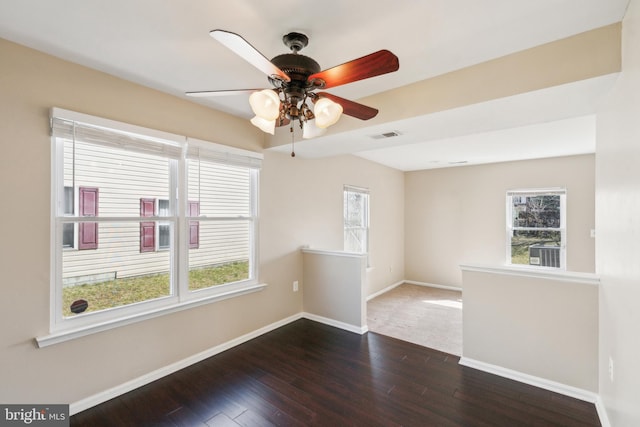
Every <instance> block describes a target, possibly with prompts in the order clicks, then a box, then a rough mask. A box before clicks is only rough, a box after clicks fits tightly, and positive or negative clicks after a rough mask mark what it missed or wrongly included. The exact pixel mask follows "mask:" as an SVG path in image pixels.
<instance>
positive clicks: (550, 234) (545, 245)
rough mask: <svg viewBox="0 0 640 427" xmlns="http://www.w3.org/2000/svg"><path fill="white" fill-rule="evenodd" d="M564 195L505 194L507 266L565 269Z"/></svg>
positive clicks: (553, 192)
mask: <svg viewBox="0 0 640 427" xmlns="http://www.w3.org/2000/svg"><path fill="white" fill-rule="evenodd" d="M565 206H566V191H565V190H564V189H541V190H514V191H509V192H507V263H508V264H524V265H531V266H539V267H554V268H561V269H564V268H565V263H566V262H565V260H566V254H565V240H566V239H565V234H566V225H565V224H566V220H565V211H566V208H565Z"/></svg>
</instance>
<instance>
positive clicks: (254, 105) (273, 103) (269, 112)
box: [249, 89, 280, 120]
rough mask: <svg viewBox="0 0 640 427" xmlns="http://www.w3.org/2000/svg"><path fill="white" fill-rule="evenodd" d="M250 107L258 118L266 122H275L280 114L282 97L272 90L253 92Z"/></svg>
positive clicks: (250, 97)
mask: <svg viewBox="0 0 640 427" xmlns="http://www.w3.org/2000/svg"><path fill="white" fill-rule="evenodd" d="M249 105H251V109H252V110H253V112H254V113H255V114H256V116H258V117H260V118H262V119H265V120H275V119H277V118H278V115H279V114H280V97H279V96H278V94H277V93H275V92H274V91H272V90H271V89H264V90H261V91H259V92H253V93H252V94H251V96H249Z"/></svg>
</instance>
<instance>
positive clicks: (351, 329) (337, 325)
mask: <svg viewBox="0 0 640 427" xmlns="http://www.w3.org/2000/svg"><path fill="white" fill-rule="evenodd" d="M302 317H304V318H305V319H309V320H313V321H315V322H319V323H324V324H325V325H329V326H333V327H335V328H338V329H344V330H345V331H349V332H355V333H356V334H360V335H362V334H364V333H366V332H367V331H369V328H368V327H367V326H366V325H365V326H356V325H351V324H349V323H344V322H339V321H337V320H333V319H329V318H327V317H322V316H318V315H316V314H311V313H306V312H305V313H302Z"/></svg>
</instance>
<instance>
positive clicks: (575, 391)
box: [459, 357, 599, 404]
mask: <svg viewBox="0 0 640 427" xmlns="http://www.w3.org/2000/svg"><path fill="white" fill-rule="evenodd" d="M459 363H460V365H462V366H467V367H469V368H473V369H478V370H480V371H484V372H488V373H490V374H494V375H498V376H501V377H504V378H509V379H511V380H514V381H518V382H521V383H524V384H529V385H532V386H534V387H539V388H543V389H545V390H549V391H553V392H555V393H559V394H563V395H565V396H569V397H573V398H574V399H579V400H583V401H585V402H589V403H593V404H596V402H597V401H598V399H599V396H598V394H596V393H594V392H592V391H588V390H583V389H581V388H577V387H573V386H570V385H566V384H562V383H559V382H555V381H550V380H547V379H544V378H540V377H536V376H533V375H529V374H525V373H523V372H519V371H514V370H512V369H507V368H503V367H502V366H497V365H492V364H490V363H485V362H480V361H478V360H474V359H469V358H468V357H461V358H460V362H459Z"/></svg>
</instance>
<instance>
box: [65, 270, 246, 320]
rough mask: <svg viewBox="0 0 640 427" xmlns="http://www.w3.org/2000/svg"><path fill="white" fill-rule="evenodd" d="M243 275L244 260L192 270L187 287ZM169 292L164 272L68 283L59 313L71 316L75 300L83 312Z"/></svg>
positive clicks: (238, 277) (199, 286) (235, 279)
mask: <svg viewBox="0 0 640 427" xmlns="http://www.w3.org/2000/svg"><path fill="white" fill-rule="evenodd" d="M247 278H249V262H248V261H243V262H234V263H229V264H224V265H220V266H216V267H208V268H200V269H194V270H191V271H189V289H190V290H192V291H194V290H197V289H204V288H208V287H211V286H216V285H221V284H224V283H230V282H236V281H239V280H244V279H247ZM169 293H170V288H169V274H168V273H163V274H154V275H147V276H138V277H128V278H123V279H116V280H109V281H107V282H101V283H94V284H86V285H78V286H71V287H67V288H64V289H63V291H62V299H63V302H62V306H63V308H64V313H63V314H64V316H66V317H68V316H74V314H73V313H72V312H71V310H70V308H69V307H70V306H71V303H72V302H73V301H77V300H79V299H83V300H86V301H87V302H88V303H89V307H88V308H87V310H86V311H85V313H88V312H91V311H99V310H104V309H107V308H113V307H120V306H123V305H127V304H133V303H136V302H141V301H148V300H151V299H155V298H160V297H164V296H168V295H169Z"/></svg>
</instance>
